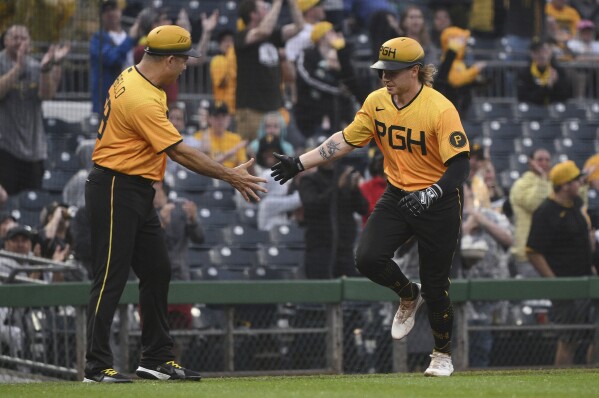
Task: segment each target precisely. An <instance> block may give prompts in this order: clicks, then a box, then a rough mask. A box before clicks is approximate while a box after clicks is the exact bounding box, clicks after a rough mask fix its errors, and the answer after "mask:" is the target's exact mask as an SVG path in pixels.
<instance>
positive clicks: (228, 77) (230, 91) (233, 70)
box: [210, 47, 237, 115]
mask: <svg viewBox="0 0 599 398" xmlns="http://www.w3.org/2000/svg"><path fill="white" fill-rule="evenodd" d="M210 79H211V80H212V94H213V96H214V102H224V103H226V104H227V106H228V107H229V113H230V114H231V115H234V114H235V90H237V58H236V57H235V50H234V49H233V47H231V48H229V49H228V50H227V53H226V54H225V55H216V56H214V57H213V58H212V61H210Z"/></svg>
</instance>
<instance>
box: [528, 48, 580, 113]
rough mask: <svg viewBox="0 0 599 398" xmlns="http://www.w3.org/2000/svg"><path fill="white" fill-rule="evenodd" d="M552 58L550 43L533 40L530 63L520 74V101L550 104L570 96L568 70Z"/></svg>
mask: <svg viewBox="0 0 599 398" xmlns="http://www.w3.org/2000/svg"><path fill="white" fill-rule="evenodd" d="M552 58H553V57H552V53H551V47H550V46H549V43H547V42H546V41H542V40H539V41H533V43H532V44H531V46H530V63H529V64H528V65H527V66H526V68H525V69H524V70H522V71H521V72H520V74H519V76H518V85H517V89H518V101H521V102H528V103H531V104H537V105H549V104H551V103H554V102H560V101H565V100H566V99H568V98H569V97H570V95H571V91H572V90H571V88H570V84H569V82H568V78H567V76H566V72H565V71H564V70H563V69H562V68H561V67H559V66H558V65H556V63H555V61H554V60H553V59H552Z"/></svg>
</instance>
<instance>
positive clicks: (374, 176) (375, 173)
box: [360, 148, 387, 226]
mask: <svg viewBox="0 0 599 398" xmlns="http://www.w3.org/2000/svg"><path fill="white" fill-rule="evenodd" d="M372 151H373V152H374V153H373V154H372V156H370V159H369V161H368V173H369V174H370V178H369V179H368V180H366V181H362V182H361V183H360V191H361V192H362V196H364V197H365V198H366V200H367V201H368V213H366V214H365V215H363V216H362V226H364V225H365V224H366V220H368V217H370V214H371V213H372V211H373V210H374V206H375V205H376V202H377V201H378V200H379V198H380V197H381V195H382V194H383V192H385V189H387V177H386V176H385V167H384V162H385V157H384V156H383V153H382V152H381V151H380V150H378V149H376V148H373V149H372Z"/></svg>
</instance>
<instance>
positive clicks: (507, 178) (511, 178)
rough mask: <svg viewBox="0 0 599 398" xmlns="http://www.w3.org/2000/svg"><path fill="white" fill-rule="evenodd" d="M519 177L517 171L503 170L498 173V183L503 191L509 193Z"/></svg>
mask: <svg viewBox="0 0 599 398" xmlns="http://www.w3.org/2000/svg"><path fill="white" fill-rule="evenodd" d="M520 176H521V174H520V173H519V172H518V171H517V170H503V171H502V172H501V173H499V183H500V184H501V187H502V188H503V189H506V190H508V191H509V190H510V188H511V187H512V185H514V182H515V181H516V180H517V179H518V178H520Z"/></svg>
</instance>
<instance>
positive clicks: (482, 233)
mask: <svg viewBox="0 0 599 398" xmlns="http://www.w3.org/2000/svg"><path fill="white" fill-rule="evenodd" d="M487 164H490V162H488V163H487ZM468 191H469V189H468V187H467V186H466V187H464V214H463V220H464V221H463V222H462V234H463V235H462V238H461V255H462V277H463V278H466V279H477V278H494V279H506V278H508V277H509V275H510V274H509V269H508V259H509V248H510V246H511V245H512V243H513V231H512V226H511V224H510V222H509V220H508V219H507V217H506V216H505V215H503V214H501V213H498V212H496V211H493V210H492V209H490V208H480V207H479V208H477V207H475V206H474V203H473V201H472V195H471V194H470V195H469V192H468ZM505 309H506V302H503V301H493V302H492V301H475V302H468V303H467V304H466V318H467V319H468V324H469V325H473V326H489V325H491V324H494V323H497V322H498V320H500V319H502V318H503V314H505ZM492 347H493V335H492V333H491V331H479V332H473V333H471V334H470V340H469V351H468V354H469V363H468V366H470V367H486V366H489V364H490V359H491V358H490V357H491V349H492Z"/></svg>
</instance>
